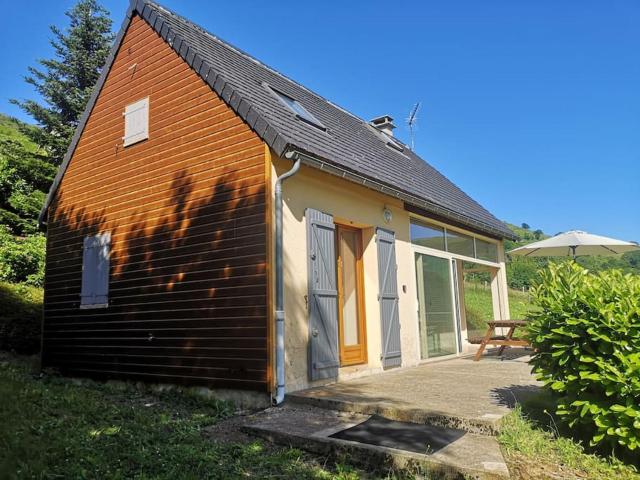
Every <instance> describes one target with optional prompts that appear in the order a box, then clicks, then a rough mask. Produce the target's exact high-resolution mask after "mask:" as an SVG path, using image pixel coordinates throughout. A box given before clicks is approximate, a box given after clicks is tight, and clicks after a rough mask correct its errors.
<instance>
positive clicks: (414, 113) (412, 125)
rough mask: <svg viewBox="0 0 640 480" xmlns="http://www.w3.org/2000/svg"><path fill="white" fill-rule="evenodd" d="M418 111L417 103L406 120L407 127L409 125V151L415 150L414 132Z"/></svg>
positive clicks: (418, 103)
mask: <svg viewBox="0 0 640 480" xmlns="http://www.w3.org/2000/svg"><path fill="white" fill-rule="evenodd" d="M418 110H420V102H417V103H416V104H415V105H414V106H413V108H412V109H411V111H410V112H409V117H408V118H407V125H409V136H410V137H411V150H414V148H415V137H414V131H415V129H416V128H417V126H418Z"/></svg>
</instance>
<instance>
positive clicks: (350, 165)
mask: <svg viewBox="0 0 640 480" xmlns="http://www.w3.org/2000/svg"><path fill="white" fill-rule="evenodd" d="M135 14H138V15H140V16H141V17H142V18H144V19H145V20H146V21H147V23H148V24H149V25H150V26H151V27H152V28H153V29H154V30H155V31H156V32H157V33H158V34H159V35H160V36H161V37H162V38H163V39H164V40H165V41H166V42H167V43H168V44H169V45H170V46H171V47H172V48H173V49H174V50H175V51H176V52H177V53H178V54H179V55H180V56H181V57H182V58H183V59H184V60H185V61H186V62H187V63H188V64H189V65H190V66H191V67H192V68H193V70H195V71H196V72H197V73H198V74H199V75H200V76H201V78H202V79H203V80H204V81H205V82H207V83H208V84H209V85H210V86H211V87H212V89H213V90H214V91H215V92H216V93H217V94H218V95H220V96H221V97H222V99H223V100H224V101H225V102H226V103H227V104H228V105H229V106H230V107H231V108H232V109H233V110H234V111H235V112H236V113H237V114H238V115H239V116H240V117H242V118H243V119H244V120H245V121H246V122H247V124H248V125H249V126H250V127H251V128H252V129H253V130H254V131H255V132H256V133H257V134H258V135H259V136H260V137H261V138H262V139H263V140H264V141H265V142H266V143H267V144H268V145H269V146H270V147H271V148H272V149H273V150H274V151H275V153H276V154H278V155H279V156H282V157H284V156H285V155H286V154H287V153H288V152H289V153H292V152H300V153H301V154H303V160H306V161H307V163H309V164H310V165H313V166H316V167H319V168H323V169H326V170H327V171H329V172H331V173H335V174H339V175H342V176H345V177H346V178H349V179H351V180H354V181H358V182H359V183H363V184H365V185H367V186H369V187H371V188H376V189H377V190H382V191H384V192H386V193H388V194H390V195H394V196H396V197H398V198H401V199H403V200H404V201H405V202H407V203H410V204H412V205H416V206H419V207H421V208H424V209H425V210H427V211H429V212H432V213H434V214H437V215H438V216H440V217H444V218H447V219H450V220H453V221H455V222H457V223H459V224H463V225H466V226H469V227H472V228H475V229H479V230H480V231H482V232H486V233H488V234H490V235H492V236H497V237H501V238H503V237H506V238H514V234H513V233H512V232H511V231H510V230H509V229H508V228H507V226H506V225H505V224H504V223H503V222H501V221H500V220H498V219H497V218H496V217H494V216H493V215H492V214H491V213H489V212H488V211H487V210H486V209H484V208H483V207H482V206H481V205H480V204H478V203H477V202H476V201H474V200H473V199H472V198H471V197H469V196H468V195H467V194H465V193H464V192H463V191H462V190H460V189H459V188H458V187H457V186H456V185H454V184H453V183H452V182H451V181H449V180H448V179H447V178H446V177H444V176H443V175H442V174H441V173H440V172H438V171H437V170H436V169H435V168H433V167H432V166H431V165H429V164H428V163H427V162H425V161H424V160H422V159H421V158H420V157H418V156H417V155H416V154H415V153H413V152H412V151H411V150H410V149H409V148H408V147H407V146H405V145H402V144H401V145H402V147H403V151H402V152H400V151H398V150H397V149H395V148H392V147H391V146H389V145H388V144H387V143H388V142H387V137H386V136H385V134H383V133H381V132H379V131H378V130H377V129H375V128H373V127H372V126H371V125H369V123H368V122H366V121H364V120H362V119H360V118H358V117H356V116H355V115H353V114H351V113H349V112H347V111H346V110H344V109H343V108H341V107H339V106H337V105H335V104H333V103H331V102H330V101H328V100H327V99H325V98H323V97H321V96H320V95H318V94H316V93H314V92H312V91H310V90H309V89H307V88H305V87H303V86H302V85H300V84H299V83H297V82H295V81H293V80H291V79H289V78H288V77H286V76H284V75H283V74H281V73H279V72H277V71H276V70H274V69H272V68H270V67H268V66H267V65H264V64H263V63H261V62H260V61H258V60H256V59H255V58H253V57H251V56H250V55H248V54H247V53H245V52H243V51H241V50H239V49H237V48H236V47H233V46H232V45H230V44H228V43H226V42H224V41H222V40H221V39H219V38H218V37H216V36H214V35H212V34H210V33H209V32H207V31H206V30H204V29H203V28H201V27H199V26H198V25H195V24H194V23H192V22H191V21H189V20H187V19H185V18H184V17H181V16H179V15H177V14H176V13H174V12H172V11H170V10H168V9H166V8H164V7H162V6H160V5H158V4H157V3H154V2H151V1H149V0H133V2H132V3H131V6H130V8H129V10H128V12H127V17H126V18H125V21H124V23H123V27H122V29H121V30H120V32H119V34H118V36H117V38H116V42H115V44H114V47H113V49H112V51H111V54H110V57H109V60H108V62H107V65H106V66H105V68H104V70H103V74H102V76H101V78H100V80H99V82H98V84H97V85H96V88H95V91H94V94H93V96H92V98H91V100H90V101H89V104H88V106H87V109H86V111H85V113H84V115H83V118H82V119H81V121H80V124H79V127H78V129H77V131H76V134H75V135H74V139H73V140H72V143H71V145H70V147H69V151H68V152H67V155H66V156H65V159H64V161H63V164H62V166H61V169H60V171H59V172H58V176H57V177H56V180H55V182H54V185H53V186H52V188H51V191H50V192H49V197H48V198H47V201H46V203H45V206H44V209H43V211H42V214H41V221H43V220H44V218H46V216H45V215H46V209H47V208H48V206H49V203H50V201H51V200H52V198H53V195H54V193H55V190H56V189H57V187H58V185H59V182H60V180H61V178H62V175H63V174H64V171H65V170H66V166H67V165H68V163H69V160H70V159H71V156H72V154H73V151H74V150H75V146H76V145H77V142H78V140H79V137H80V135H81V133H82V129H83V127H84V124H85V123H86V121H87V119H88V116H89V114H90V112H91V109H92V107H93V104H94V103H95V100H96V98H97V95H98V93H99V90H100V88H101V86H102V84H103V83H104V80H105V79H106V75H107V74H108V70H109V68H110V65H111V63H112V62H113V58H114V57H115V54H116V53H117V49H118V47H119V44H120V42H121V41H122V38H123V36H124V33H125V31H126V28H127V26H128V24H129V21H130V19H131V17H132V16H133V15H135ZM272 89H275V90H278V91H280V92H282V93H284V94H286V95H288V96H290V97H291V98H293V99H295V100H297V101H298V102H299V103H300V104H301V105H302V106H303V107H304V108H305V109H306V110H307V111H309V112H310V113H311V114H312V115H313V116H314V117H316V118H317V119H318V120H319V121H320V122H321V123H322V124H323V126H325V127H326V130H322V129H319V128H317V127H316V126H313V125H311V124H309V123H308V122H306V121H304V120H302V119H301V118H299V117H297V116H296V114H295V113H294V112H293V111H291V110H290V109H289V108H288V107H287V106H286V105H285V104H284V103H283V102H282V101H280V100H279V99H278V98H277V96H276V95H275V94H274V92H273V90H272ZM396 141H397V140H396Z"/></svg>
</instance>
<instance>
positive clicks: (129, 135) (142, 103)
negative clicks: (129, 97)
mask: <svg viewBox="0 0 640 480" xmlns="http://www.w3.org/2000/svg"><path fill="white" fill-rule="evenodd" d="M123 115H124V137H122V140H123V145H124V146H125V147H126V146H128V145H133V144H134V143H137V142H141V141H142V140H146V139H147V138H149V97H147V98H143V99H142V100H138V101H137V102H135V103H132V104H131V105H127V106H126V107H125V109H124V114H123Z"/></svg>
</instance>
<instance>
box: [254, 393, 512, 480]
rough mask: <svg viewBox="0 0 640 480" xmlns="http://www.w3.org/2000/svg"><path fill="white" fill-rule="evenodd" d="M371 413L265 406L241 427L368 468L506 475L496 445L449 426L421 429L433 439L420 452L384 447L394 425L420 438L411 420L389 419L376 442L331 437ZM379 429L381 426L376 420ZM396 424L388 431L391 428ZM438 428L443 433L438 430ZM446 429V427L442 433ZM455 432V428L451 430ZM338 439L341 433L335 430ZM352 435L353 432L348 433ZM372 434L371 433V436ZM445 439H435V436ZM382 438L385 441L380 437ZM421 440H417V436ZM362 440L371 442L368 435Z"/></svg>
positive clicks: (482, 479)
mask: <svg viewBox="0 0 640 480" xmlns="http://www.w3.org/2000/svg"><path fill="white" fill-rule="evenodd" d="M370 418H371V417H370V416H369V415H361V414H352V413H345V412H338V411H332V410H327V409H322V408H315V407H310V406H302V405H293V404H288V405H285V406H282V407H274V408H270V409H267V410H265V411H263V412H261V413H259V414H256V415H253V416H251V417H248V418H247V420H246V421H245V423H244V425H243V427H242V429H243V430H244V431H245V432H247V433H249V434H252V435H255V436H258V437H261V438H264V439H266V440H269V441H271V442H274V443H278V444H281V445H286V446H291V447H295V448H300V449H303V450H307V451H310V452H313V453H316V454H320V455H328V456H334V457H338V456H340V457H345V456H346V457H347V458H348V459H349V462H351V463H353V464H355V465H358V466H360V467H363V468H365V469H366V470H368V471H379V472H383V473H388V472H389V471H405V472H411V473H414V474H422V475H425V476H426V477H427V478H441V479H447V480H449V479H463V478H464V479H469V478H474V479H478V480H497V479H508V478H509V471H508V469H507V466H506V464H505V461H504V457H503V456H502V452H501V451H500V446H499V445H498V443H497V441H496V439H495V438H493V437H489V436H486V435H478V434H473V433H469V432H460V433H459V434H454V435H451V430H448V429H440V427H427V426H425V429H428V432H427V434H428V435H431V437H430V438H433V439H434V442H433V445H437V446H436V447H435V448H431V443H430V442H429V441H427V442H426V443H420V444H418V443H416V442H415V441H414V442H413V443H412V445H424V451H422V452H421V451H420V449H416V448H413V449H412V450H413V451H409V450H402V449H399V448H393V447H390V446H382V445H381V444H380V443H382V444H384V445H393V444H394V443H393V442H391V443H390V442H389V441H387V440H388V438H389V437H391V436H393V435H397V428H398V427H399V428H400V429H406V428H407V427H409V430H410V431H409V433H408V438H410V439H413V438H414V437H415V438H422V439H423V437H424V436H420V435H417V434H416V430H418V429H419V428H420V427H418V429H416V428H414V427H415V424H409V425H407V424H399V423H398V422H389V423H390V424H391V425H389V428H390V430H389V436H386V435H385V434H384V430H376V435H378V434H379V438H380V439H382V440H377V443H378V444H372V443H363V442H361V441H353V440H345V439H343V438H335V437H333V435H335V434H338V432H343V431H344V430H346V429H349V428H352V427H355V426H358V425H361V424H362V423H363V422H366V421H367V420H369V419H370ZM382 425H383V428H386V425H385V423H384V422H382ZM393 428H396V430H395V432H396V433H392V429H393ZM440 430H443V432H440ZM444 430H447V431H444ZM454 433H455V432H454ZM340 435H342V436H343V437H344V432H343V433H341V434H340ZM351 438H353V435H352V436H351ZM377 438H378V437H376V439H377ZM443 438H444V439H449V440H447V441H445V442H440V443H437V439H439V440H442V439H443ZM383 440H385V441H383ZM421 441H422V440H421ZM368 442H371V438H370V437H369V440H368Z"/></svg>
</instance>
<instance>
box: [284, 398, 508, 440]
mask: <svg viewBox="0 0 640 480" xmlns="http://www.w3.org/2000/svg"><path fill="white" fill-rule="evenodd" d="M286 401H287V403H289V404H292V405H309V406H312V407H316V408H322V409H326V410H334V411H340V412H346V413H352V414H360V415H380V416H382V417H384V418H388V419H389V420H397V421H399V422H411V423H420V424H427V425H435V426H439V427H445V428H457V429H460V430H464V431H467V432H469V433H474V434H479V435H488V436H495V435H497V434H498V432H499V430H500V420H501V419H502V417H503V415H499V414H494V413H485V414H483V415H481V416H477V417H471V416H463V415H458V414H452V413H448V412H441V411H437V410H430V409H426V408H407V407H403V406H399V405H398V404H397V402H385V401H368V400H367V398H366V397H363V398H358V399H354V398H353V397H350V398H343V397H340V396H338V395H323V391H321V390H319V391H316V390H314V389H310V390H302V391H299V392H293V393H289V394H287V395H286ZM455 401H457V400H456V399H452V402H455Z"/></svg>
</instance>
